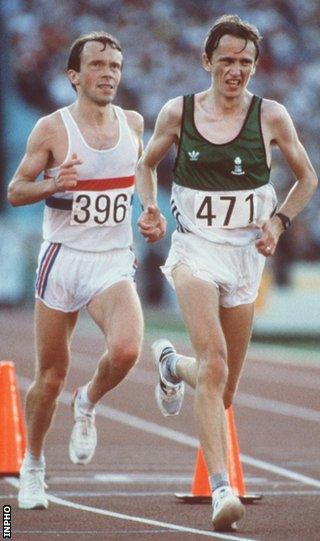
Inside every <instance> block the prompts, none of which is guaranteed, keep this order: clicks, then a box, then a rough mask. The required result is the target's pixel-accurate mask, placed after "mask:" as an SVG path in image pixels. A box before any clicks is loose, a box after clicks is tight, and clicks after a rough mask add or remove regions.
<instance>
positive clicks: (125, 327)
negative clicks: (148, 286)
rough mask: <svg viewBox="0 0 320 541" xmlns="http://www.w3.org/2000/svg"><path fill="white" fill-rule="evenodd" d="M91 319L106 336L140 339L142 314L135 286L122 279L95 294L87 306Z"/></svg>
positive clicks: (113, 338) (108, 339)
mask: <svg viewBox="0 0 320 541" xmlns="http://www.w3.org/2000/svg"><path fill="white" fill-rule="evenodd" d="M87 309H88V312H89V314H90V315H91V317H92V319H93V320H94V321H95V322H96V323H97V325H98V326H99V327H100V329H101V330H102V332H103V333H104V334H105V335H106V336H107V341H108V343H109V342H110V341H111V340H112V341H117V340H125V339H131V340H132V339H135V341H138V342H139V343H140V341H141V340H142V334H143V316H142V309H141V304H140V300H139V297H138V294H137V291H136V286H135V284H134V282H132V281H131V280H123V281H121V282H117V283H116V284H114V285H113V286H111V287H108V288H107V289H105V290H104V291H102V292H101V293H99V295H96V296H95V297H94V298H93V299H92V300H91V301H90V303H89V304H88V306H87Z"/></svg>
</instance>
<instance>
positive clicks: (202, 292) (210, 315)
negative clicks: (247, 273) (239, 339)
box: [172, 264, 225, 353]
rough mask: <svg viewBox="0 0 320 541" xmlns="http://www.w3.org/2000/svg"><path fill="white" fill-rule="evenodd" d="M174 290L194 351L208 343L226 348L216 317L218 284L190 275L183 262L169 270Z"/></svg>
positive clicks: (218, 318)
mask: <svg viewBox="0 0 320 541" xmlns="http://www.w3.org/2000/svg"><path fill="white" fill-rule="evenodd" d="M172 277H173V281H174V286H175V290H176V293H177V297H178V301H179V304H180V307H181V310H182V314H183V318H184V320H185V323H186V325H187V328H188V331H189V336H190V339H191V342H192V344H193V346H194V348H195V350H196V352H197V353H201V350H202V349H203V348H204V347H205V348H206V347H207V345H208V343H210V344H215V347H216V348H218V349H220V348H222V349H223V350H224V349H225V339H224V336H223V331H222V328H221V324H220V317H219V290H218V287H217V286H216V285H215V284H213V283H210V282H208V281H206V280H202V279H200V278H197V277H195V276H193V274H192V270H191V269H190V268H189V267H188V266H187V265H184V264H180V265H177V266H176V267H175V268H174V269H173V271H172Z"/></svg>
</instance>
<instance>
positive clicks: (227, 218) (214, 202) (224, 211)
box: [194, 190, 257, 229]
mask: <svg viewBox="0 0 320 541" xmlns="http://www.w3.org/2000/svg"><path fill="white" fill-rule="evenodd" d="M256 206H257V199H256V195H255V193H254V191H251V190H243V191H237V192H230V195H229V193H228V192H198V193H197V194H196V196H195V202H194V214H195V223H196V225H197V227H199V228H201V229H203V228H206V229H207V228H227V229H236V228H240V227H248V225H250V224H252V223H253V222H254V221H255V218H256Z"/></svg>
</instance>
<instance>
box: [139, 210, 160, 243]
mask: <svg viewBox="0 0 320 541" xmlns="http://www.w3.org/2000/svg"><path fill="white" fill-rule="evenodd" d="M138 226H139V230H140V233H141V235H143V236H144V238H145V239H146V241H147V242H157V241H158V240H161V239H162V238H163V237H164V235H165V234H166V229H167V222H166V219H165V217H164V216H162V214H161V213H160V210H159V208H158V207H156V206H155V205H149V206H148V207H147V208H146V209H145V210H144V211H143V213H142V214H141V216H140V218H139V220H138Z"/></svg>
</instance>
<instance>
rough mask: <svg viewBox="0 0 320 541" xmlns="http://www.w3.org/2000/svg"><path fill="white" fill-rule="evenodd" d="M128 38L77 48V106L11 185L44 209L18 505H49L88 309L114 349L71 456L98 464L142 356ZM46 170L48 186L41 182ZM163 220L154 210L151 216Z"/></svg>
mask: <svg viewBox="0 0 320 541" xmlns="http://www.w3.org/2000/svg"><path fill="white" fill-rule="evenodd" d="M122 60H123V57H122V53H121V47H120V44H119V43H118V41H117V40H116V39H115V38H113V37H112V36H111V35H109V34H107V33H104V32H94V33H91V34H87V35H85V36H81V37H80V38H79V39H77V40H76V41H75V42H74V44H73V45H72V47H71V50H70V56H69V60H68V77H69V79H70V82H71V84H72V86H73V87H74V89H75V90H76V93H77V99H76V101H75V102H74V103H72V104H71V105H70V106H69V107H65V108H63V109H61V110H58V111H56V112H54V113H53V114H51V115H49V116H47V117H44V118H42V119H40V120H39V122H38V123H37V124H36V126H35V128H34V130H33V131H32V133H31V135H30V138H29V140H28V144H27V149H26V154H25V156H24V158H23V160H22V162H21V164H20V165H19V167H18V169H17V171H16V173H15V175H14V177H13V179H12V181H11V183H10V185H9V192H8V199H9V201H10V203H11V204H12V205H27V204H31V203H35V202H37V201H40V200H45V210H44V223H43V237H44V241H43V244H42V246H41V250H40V254H39V261H38V269H37V281H36V301H35V327H36V352H37V365H36V375H35V381H34V382H33V384H32V385H31V387H30V389H29V391H28V393H27V397H26V420H27V433H28V446H27V452H26V456H25V458H24V461H23V464H22V468H21V472H20V491H19V496H18V502H19V507H21V508H24V509H34V508H46V507H47V506H48V500H47V498H46V494H45V484H44V475H45V461H44V455H43V446H44V441H45V437H46V434H47V432H48V429H49V427H50V423H51V420H52V416H53V413H54V410H55V406H56V400H57V397H58V395H59V393H60V392H61V390H62V387H63V384H64V381H65V378H66V375H67V372H68V367H69V360H70V351H69V350H70V341H71V336H72V332H73V330H74V327H75V324H76V321H77V316H78V312H79V310H80V309H81V308H82V307H84V306H86V307H87V310H88V312H89V314H90V316H91V317H92V319H93V320H94V321H95V323H96V324H97V325H98V327H99V328H100V329H101V331H102V332H103V334H104V335H105V338H106V344H107V349H106V352H105V353H104V354H103V355H102V357H101V359H100V360H99V364H98V367H97V369H96V371H95V373H94V374H93V376H92V379H91V380H90V381H89V383H87V384H86V385H85V386H83V387H81V388H79V389H78V390H77V391H76V393H75V396H74V400H73V404H72V408H73V414H74V427H73V431H72V434H71V438H70V444H69V456H70V459H71V460H72V462H74V463H75V464H87V463H88V462H90V460H91V459H92V456H93V454H94V451H95V447H96V442H97V435H96V428H95V409H94V408H95V405H96V404H97V402H98V401H99V399H100V398H101V397H102V396H104V395H105V394H106V393H107V392H108V391H110V390H111V389H112V388H114V387H115V386H116V385H118V383H120V381H121V380H123V378H124V377H125V376H126V374H127V373H128V371H129V370H130V368H131V367H132V366H133V365H134V364H135V362H136V361H137V359H138V356H139V353H140V347H141V341H142V334H143V318H142V312H141V307H140V302H139V299H138V296H137V293H136V288H135V285H134V274H135V257H134V254H133V252H132V250H131V244H132V229H131V203H132V195H133V189H134V178H135V177H134V175H135V168H136V163H137V159H138V157H139V154H140V152H141V148H142V144H141V137H142V131H143V120H142V117H141V116H140V115H139V114H138V113H136V112H134V111H124V110H122V109H121V108H120V107H117V106H115V105H113V104H112V101H113V99H114V97H115V95H116V92H117V88H118V85H119V83H120V79H121V69H122ZM41 171H44V179H43V180H42V181H40V182H35V180H36V178H37V176H38V175H39V173H40V172H41ZM151 214H152V209H151Z"/></svg>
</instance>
